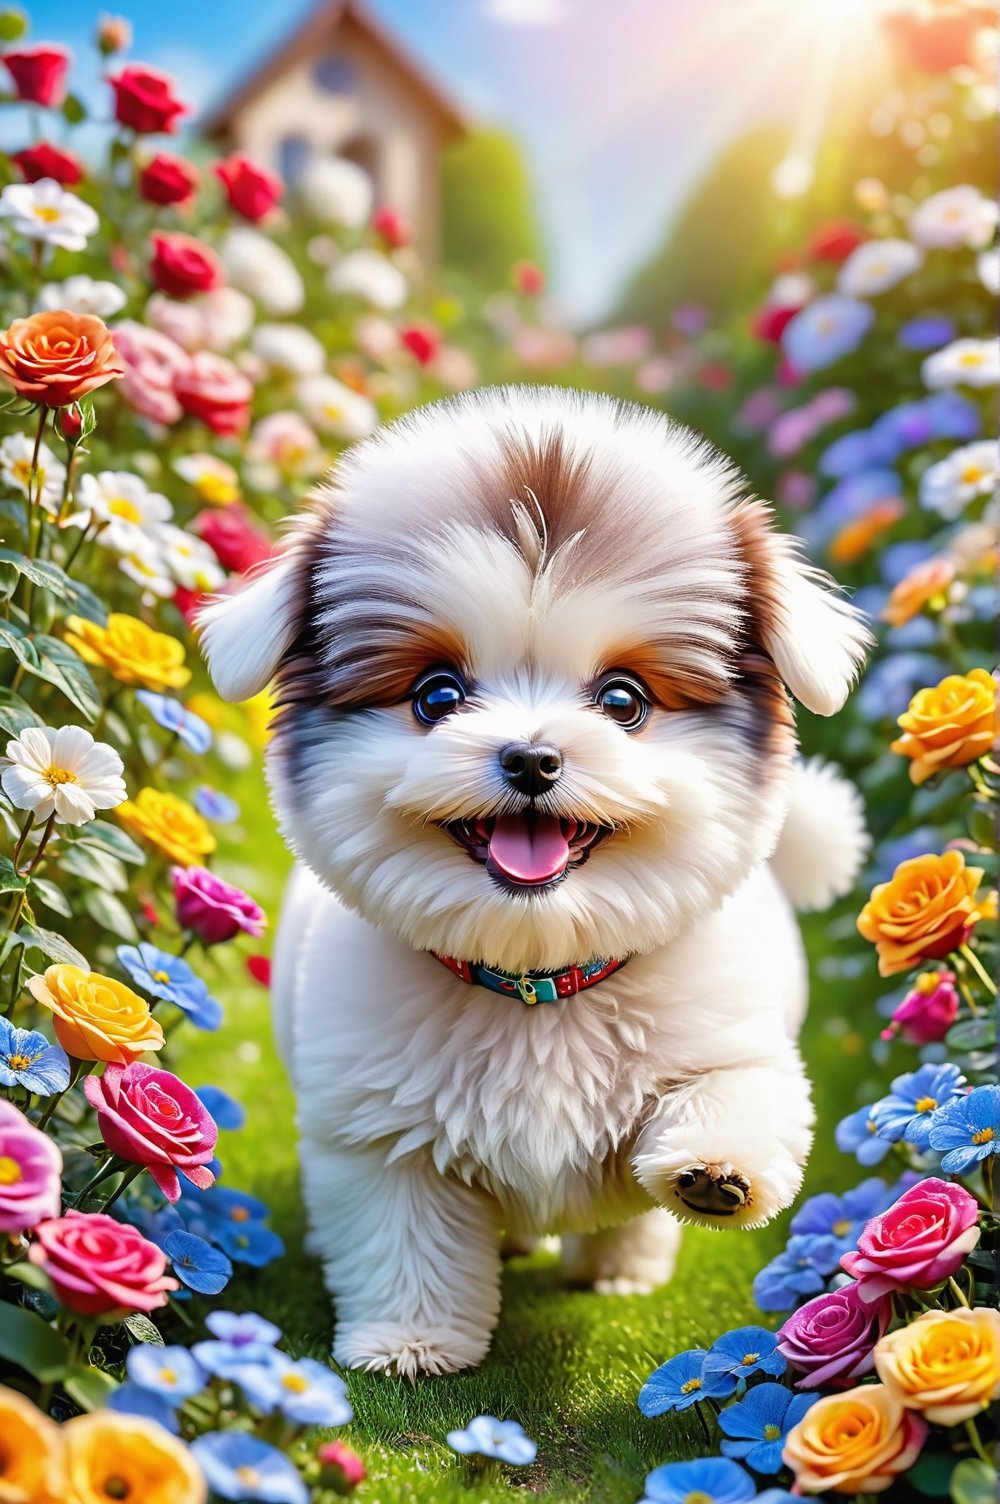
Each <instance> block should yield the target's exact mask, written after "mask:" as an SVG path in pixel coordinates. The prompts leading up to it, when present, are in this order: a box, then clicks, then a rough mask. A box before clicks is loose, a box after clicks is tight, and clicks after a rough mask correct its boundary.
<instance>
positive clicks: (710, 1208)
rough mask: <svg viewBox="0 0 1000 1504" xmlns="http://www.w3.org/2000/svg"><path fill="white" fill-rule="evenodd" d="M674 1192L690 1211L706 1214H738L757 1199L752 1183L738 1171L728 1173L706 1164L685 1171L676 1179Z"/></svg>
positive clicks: (693, 1166)
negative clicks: (753, 1194)
mask: <svg viewBox="0 0 1000 1504" xmlns="http://www.w3.org/2000/svg"><path fill="white" fill-rule="evenodd" d="M674 1193H675V1195H676V1196H678V1197H679V1199H680V1200H681V1201H682V1202H683V1203H684V1205H685V1206H686V1207H687V1209H688V1210H689V1211H692V1212H697V1213H698V1214H699V1215H700V1216H703V1217H732V1216H735V1214H736V1213H737V1212H740V1211H743V1210H744V1208H745V1207H747V1206H749V1205H750V1202H751V1201H752V1200H753V1196H752V1193H751V1187H750V1182H749V1180H747V1178H746V1176H745V1175H741V1174H740V1172H739V1171H738V1170H731V1171H730V1172H729V1173H728V1174H724V1173H722V1171H721V1170H716V1169H714V1168H713V1169H708V1168H706V1167H705V1166H703V1165H692V1166H691V1167H690V1168H689V1169H687V1170H682V1171H681V1173H680V1174H679V1175H678V1177H677V1179H676V1181H675V1182H674Z"/></svg>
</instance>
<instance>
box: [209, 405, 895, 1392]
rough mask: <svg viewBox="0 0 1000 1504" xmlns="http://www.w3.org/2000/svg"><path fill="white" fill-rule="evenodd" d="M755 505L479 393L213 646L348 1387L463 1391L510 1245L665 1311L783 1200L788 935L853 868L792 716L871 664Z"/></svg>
mask: <svg viewBox="0 0 1000 1504" xmlns="http://www.w3.org/2000/svg"><path fill="white" fill-rule="evenodd" d="M744 490H745V487H744V482H743V480H742V478H741V476H740V475H739V474H738V473H737V471H736V470H735V469H734V468H733V466H732V465H731V464H729V463H728V462H727V461H726V460H725V459H723V458H722V457H721V456H720V455H719V454H717V453H716V452H714V451H713V450H712V449H711V448H710V447H709V446H708V445H707V444H705V443H704V442H703V441H701V440H699V439H698V438H696V437H695V436H694V435H692V434H691V433H690V432H688V431H687V430H685V429H682V428H679V427H677V426H675V425H674V424H672V423H670V422H668V421H667V420H666V419H664V418H663V417H662V416H660V415H659V414H657V413H654V412H651V411H648V410H646V409H643V408H640V407H635V406H629V405H624V404H621V403H619V402H616V401H613V400H611V399H609V398H607V397H599V396H584V395H581V394H579V393H575V392H566V391H559V390H555V389H542V388H537V389H536V388H514V389H494V390H490V391H483V392H478V393H474V394H470V395H464V396H461V397H457V398H452V399H450V400H449V401H447V402H443V403H439V404H436V405H434V406H431V407H428V408H425V409H423V410H421V411H419V412H416V413H414V414H412V415H410V416H408V417H406V418H403V419H401V420H400V421H399V422H396V423H393V424H391V425H390V426H389V427H388V428H386V429H385V430H383V431H382V432H381V433H379V434H377V435H376V436H375V437H374V438H372V439H369V440H368V441H366V442H364V443H361V444H358V445H357V446H356V447H355V448H353V449H352V450H351V451H350V452H349V453H348V454H347V455H346V456H345V457H344V458H343V459H342V460H341V461H340V462H339V463H338V466H337V469H336V471H335V473H334V474H333V476H332V477H331V479H330V481H329V483H328V484H327V485H326V486H325V487H324V488H323V489H322V490H321V491H320V493H319V495H318V496H317V497H316V498H315V501H314V504H313V506H312V507H311V509H310V510H309V511H308V513H307V514H306V515H305V517H304V518H303V519H302V520H301V521H300V522H299V523H298V524H297V529H296V531H295V532H294V534H293V535H292V536H291V538H290V540H289V544H288V547H287V548H286V550H285V551H284V553H283V554H282V555H281V557H280V558H279V560H278V561H277V562H276V563H275V564H273V565H272V566H271V567H270V568H268V569H267V570H266V572H264V573H262V574H260V575H259V576H258V577H257V578H256V579H255V580H254V581H253V582H252V583H251V584H250V585H249V586H248V587H247V588H246V589H245V590H243V591H242V592H241V593H239V594H237V595H234V596H232V597H230V598H228V599H221V600H219V601H217V602H215V603H213V604H212V605H210V606H209V607H208V609H207V610H206V611H205V613H204V614H203V617H202V628H203V634H204V647H205V650H206V654H207V657H208V661H209V664H210V668H211V672H212V674H213V676H214V679H215V682H216V684H217V685H218V688H219V690H220V692H221V693H222V694H223V695H224V696H226V697H227V698H228V699H233V700H239V699H243V698H246V697H248V696H250V695H253V694H256V693H257V692H258V691H259V690H261V689H263V688H264V686H265V685H266V684H267V683H268V682H269V681H271V680H272V679H273V680H274V681H275V684H276V699H277V705H278V715H277V719H276V723H275V735H274V739H273V741H272V743H271V747H270V751H269V774H270V780H271V785H272V788H273V792H274V801H275V807H276V809H277V812H278V816H279V819H280V821H281V825H282V829H283V831H284V833H285V835H286V837H287V839H288V841H289V843H290V844H291V846H292V848H293V850H294V851H295V853H296V855H297V856H298V858H299V862H300V865H299V866H298V868H297V869H296V872H295V875H294V877H293V879H292V884H291V888H290V891H289V894H288V898H287V902H286V905H285V912H284V915H283V918H282V924H281V933H280V935H279V938H278V954H277V964H276V968H275V980H274V1007H275V1024H276V1031H277V1036H278V1041H279V1046H280V1049H281V1053H282V1055H283V1057H284V1059H285V1061H286V1062H287V1065H288V1068H289V1070H290V1072H291V1077H292V1081H293V1083H294V1086H295V1090H296V1093H297V1097H298V1122H299V1130H300V1133H301V1156H302V1167H303V1174H304V1180H305V1197H306V1202H307V1205H308V1211H309V1217H310V1221H311V1226H312V1233H311V1244H312V1247H313V1248H314V1249H315V1250H316V1252H317V1253H318V1254H319V1255H320V1256H321V1257H322V1259H323V1263H324V1267H325V1270H326V1278H327V1282H328V1284H329V1287H330V1289H331V1291H332V1292H333V1294H334V1296H335V1297H336V1306H337V1318H338V1321H337V1329H336V1338H335V1343H334V1354H335V1356H336V1358H337V1359H338V1360H339V1361H340V1362H341V1363H344V1364H347V1365H351V1366H363V1367H367V1368H386V1369H393V1370H395V1371H397V1372H399V1373H401V1374H407V1375H412V1374H415V1373H417V1372H424V1373H443V1372H447V1371H450V1370H453V1369H458V1368H463V1367H466V1366H468V1365H471V1364H476V1363H479V1362H480V1361H481V1360H482V1358H483V1356H484V1354H485V1353H486V1350H487V1348H488V1346H489V1342H490V1337H491V1334H492V1331H493V1328H494V1325H495V1323H496V1319H497V1312H498V1307H499V1273H500V1238H501V1234H502V1233H506V1235H507V1237H508V1238H509V1239H511V1240H512V1241H523V1240H524V1239H526V1238H529V1237H531V1236H532V1235H535V1234H538V1233H543V1232H558V1233H561V1234H562V1235H563V1253H564V1259H565V1263H566V1266H567V1272H568V1274H569V1275H570V1277H571V1278H572V1279H574V1280H576V1281H579V1282H586V1283H590V1284H594V1285H595V1286H597V1288H599V1289H612V1290H615V1289H621V1290H624V1289H636V1288H648V1287H651V1286H652V1285H655V1284H658V1283H660V1282H662V1281H664V1280H666V1279H668V1278H669V1276H670V1274H671V1271H672V1268H673V1262H674V1258H675V1253H676V1246H677V1241H678V1237H679V1222H703V1223H710V1224H713V1225H721V1226H729V1227H732V1226H756V1225H759V1224H760V1223H763V1222H765V1221H767V1220H768V1218H770V1217H772V1216H773V1215H774V1214H775V1213H776V1212H777V1211H779V1210H780V1209H781V1208H782V1207H784V1206H787V1205H788V1203H789V1202H790V1201H791V1200H792V1198H793V1197H794V1196H795V1193H796V1191H797V1189H798V1187H799V1183H800V1180H801V1174H802V1165H803V1162H804V1160H805V1158H806V1155H807V1152H808V1149H809V1144H810V1139H811V1122H812V1108H811V1105H810V1099H809V1086H808V1083H807V1081H806V1078H805V1075H804V1073H803V1068H802V1062H801V1060H800V1057H799V1053H798V1049H797V1047H796V1043H795V1036H796V1031H797V1027H798V1024H799V1021H800V1018H801V1016H802V1013H803V1010H804V1006H805V999H806V976H805V967H804V962H803V954H802V948H801V943H800V939H799V934H798V929H797V926H796V924H795V921H794V918H793V915H792V911H791V906H790V902H789V899H791V900H793V901H795V902H797V903H799V904H800V905H802V906H806V905H808V906H819V905H822V904H824V903H826V902H828V901H829V900H830V899H831V898H832V897H833V896H834V895H835V894H838V893H840V892H842V891H845V890H846V889H847V887H848V886H849V885H850V882H851V879H852V877H853V875H854V872H855V869H856V867H857V865H858V862H859V861H860V859H861V857H862V855H863V852H864V846H865V834H864V826H863V822H862V819H861V813H860V809H859V804H858V799H857V795H856V793H855V792H854V790H853V789H852V788H851V787H850V786H849V785H847V784H846V783H844V782H842V781H840V780H839V779H837V778H836V777H835V776H834V775H833V774H832V773H831V772H830V771H829V770H827V769H824V768H820V767H816V766H806V767H802V765H801V764H796V760H795V754H796V738H795V730H794V722H793V716H792V711H791V708H790V703H789V699H788V696H787V694H786V690H785V686H787V688H788V690H790V691H791V693H792V694H793V695H794V696H795V697H796V698H797V699H798V700H800V701H801V702H802V703H803V704H804V705H806V706H808V707H809V709H811V710H813V711H816V712H818V713H819V714H821V715H830V714H831V713H832V712H834V711H835V710H837V709H838V708H839V707H840V705H841V704H842V703H843V701H844V699H845V697H846V695H847V693H848V690H849V688H850V685H851V683H852V680H853V678H854V676H855V674H856V672H857V669H858V667H859V664H860V662H861V660H862V657H863V654H864V650H865V647H866V645H867V641H868V634H867V631H866V629H865V627H864V626H863V624H862V621H861V619H860V617H859V616H858V614H857V613H856V612H855V610H854V609H853V608H852V607H851V606H850V605H849V604H848V603H847V602H846V601H845V600H844V599H843V598H842V597H841V596H840V595H838V594H837V593H836V592H835V590H834V589H833V587H832V584H831V582H830V581H829V580H828V579H827V578H825V577H824V576H822V575H820V574H818V573H817V572H816V571H814V570H812V569H810V568H809V567H808V566H806V565H805V564H803V563H802V562H801V560H800V557H799V554H798V552H797V549H796V546H795V545H794V543H793V542H792V541H791V540H789V539H787V538H784V537H782V536H781V535H779V534H777V533H776V532H775V531H774V528H773V524H772V517H771V513H770V511H769V509H768V507H767V506H766V505H764V504H763V503H761V502H759V501H755V500H749V499H746V498H745V494H744Z"/></svg>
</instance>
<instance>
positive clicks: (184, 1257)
mask: <svg viewBox="0 0 1000 1504" xmlns="http://www.w3.org/2000/svg"><path fill="white" fill-rule="evenodd" d="M163 1251H164V1253H165V1254H166V1255H167V1257H168V1258H169V1259H170V1261H171V1263H172V1264H173V1266H174V1273H175V1274H176V1275H177V1278H178V1279H179V1280H182V1281H183V1282H184V1284H185V1285H187V1286H188V1287H189V1288H190V1289H192V1290H197V1292H198V1294H199V1295H218V1293H219V1291H220V1290H224V1289H225V1288H226V1286H227V1285H228V1283H229V1281H230V1280H231V1279H232V1277H233V1266H232V1264H231V1263H230V1262H229V1260H228V1259H227V1258H226V1255H225V1254H224V1253H220V1252H219V1250H218V1249H217V1248H213V1247H212V1245H211V1243H207V1242H206V1241H205V1239H204V1238H198V1237H195V1235H194V1233H191V1232H172V1233H168V1235H167V1237H166V1238H165V1239H164V1240H163Z"/></svg>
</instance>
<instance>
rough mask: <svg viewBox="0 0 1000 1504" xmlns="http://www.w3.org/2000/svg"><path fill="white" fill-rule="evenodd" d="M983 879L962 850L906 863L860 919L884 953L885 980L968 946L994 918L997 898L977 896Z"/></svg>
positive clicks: (881, 969) (880, 888)
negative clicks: (978, 930) (967, 862)
mask: <svg viewBox="0 0 1000 1504" xmlns="http://www.w3.org/2000/svg"><path fill="white" fill-rule="evenodd" d="M982 877H983V874H982V871H981V869H980V868H979V867H967V866H966V865H965V857H964V856H963V855H962V853H961V852H960V851H946V852H945V853H944V855H943V856H932V855H930V854H928V855H927V856H915V857H912V858H911V859H910V860H909V861H908V862H900V864H899V866H898V867H897V868H896V870H895V872H894V873H893V874H892V877H891V879H890V880H889V882H887V883H879V884H878V885H877V886H876V887H874V888H873V889H872V893H871V897H870V898H869V900H868V902H867V903H866V904H865V906H864V908H863V909H862V910H861V913H860V914H859V915H858V929H859V930H860V931H861V933H862V935H863V936H864V937H865V939H866V940H870V941H871V942H872V944H873V945H874V946H875V949H876V950H877V951H878V969H879V975H880V976H883V977H891V976H895V974H896V972H898V971H910V970H911V969H912V968H913V967H914V966H919V965H920V963H921V962H922V961H927V960H934V961H937V960H940V959H941V958H942V957H943V956H947V955H948V954H950V952H951V951H953V950H957V949H958V947H959V946H960V945H964V943H965V941H966V939H967V938H968V936H969V933H970V931H971V930H972V929H973V928H974V927H975V925H977V924H978V923H979V921H980V919H985V918H987V917H988V916H990V915H991V914H992V913H994V906H993V903H992V901H991V900H992V897H993V895H992V894H987V895H984V896H981V897H979V898H977V897H976V890H977V888H978V887H979V884H980V882H981V881H982Z"/></svg>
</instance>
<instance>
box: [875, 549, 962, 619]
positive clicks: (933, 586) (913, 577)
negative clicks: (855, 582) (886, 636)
mask: <svg viewBox="0 0 1000 1504" xmlns="http://www.w3.org/2000/svg"><path fill="white" fill-rule="evenodd" d="M954 578H955V566H954V564H953V563H952V562H951V560H950V559H928V560H927V562H926V563H925V564H918V565H917V567H916V569H911V570H910V573H909V574H908V575H907V576H906V578H905V580H900V582H899V584H898V585H897V586H896V587H895V589H894V590H893V592H892V594H891V595H890V597H889V599H888V600H887V601H886V603H885V608H884V609H883V611H882V619H883V621H887V622H888V623H889V625H890V626H891V627H903V626H905V625H906V623H907V622H908V621H912V620H913V618H914V617H915V616H916V615H917V612H918V611H922V610H923V609H924V607H925V606H926V605H928V604H929V603H931V604H934V605H937V604H938V603H939V602H940V604H941V605H942V606H943V605H944V604H945V602H946V600H947V590H948V586H949V585H950V584H951V582H952V580H954Z"/></svg>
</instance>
